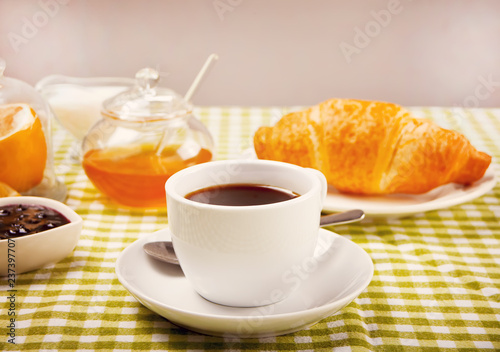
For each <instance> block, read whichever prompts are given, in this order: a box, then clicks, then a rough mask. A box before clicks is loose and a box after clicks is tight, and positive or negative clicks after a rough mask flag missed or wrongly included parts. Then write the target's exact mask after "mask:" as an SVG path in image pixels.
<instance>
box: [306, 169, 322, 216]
mask: <svg viewBox="0 0 500 352" xmlns="http://www.w3.org/2000/svg"><path fill="white" fill-rule="evenodd" d="M305 169H306V170H307V171H308V172H310V173H312V174H314V175H315V176H316V177H317V178H318V180H319V182H320V184H321V208H323V203H324V201H325V198H326V194H327V192H328V184H327V183H326V177H325V175H323V173H322V172H321V171H319V170H316V169H311V168H309V167H307V168H305Z"/></svg>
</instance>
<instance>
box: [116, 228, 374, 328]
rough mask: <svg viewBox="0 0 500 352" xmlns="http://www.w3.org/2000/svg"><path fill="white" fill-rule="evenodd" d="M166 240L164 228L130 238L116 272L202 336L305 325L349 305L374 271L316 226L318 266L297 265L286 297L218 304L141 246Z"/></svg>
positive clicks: (358, 251)
mask: <svg viewBox="0 0 500 352" xmlns="http://www.w3.org/2000/svg"><path fill="white" fill-rule="evenodd" d="M169 239H170V232H169V231H168V229H164V230H160V231H157V232H155V233H152V234H151V235H148V236H145V237H143V238H141V239H139V240H137V241H136V242H134V243H132V244H131V245H130V246H128V247H127V248H126V249H125V250H124V251H123V252H122V253H121V254H120V256H119V258H118V260H117V261H116V267H115V270H116V274H117V275H118V279H119V280H120V282H121V283H122V285H123V286H124V287H125V288H126V289H127V290H128V291H129V292H130V293H131V294H132V295H133V296H134V297H135V298H137V299H138V300H139V301H140V302H141V303H142V304H143V305H144V306H146V307H147V308H149V309H151V310H152V311H154V312H156V313H158V314H159V315H161V316H163V317H165V318H167V319H168V320H170V321H171V322H172V323H174V324H176V325H179V326H182V327H185V328H187V329H190V330H193V331H196V332H200V333H203V334H207V335H215V336H225V337H265V336H276V335H282V334H287V333H291V332H294V331H298V330H302V329H305V328H307V327H309V326H311V325H313V324H315V323H317V322H318V321H320V320H321V319H323V318H325V317H327V316H329V315H331V314H333V313H335V312H337V311H338V310H340V309H342V308H343V307H345V306H346V305H347V304H349V303H350V302H351V301H352V300H354V299H355V298H356V297H357V296H358V295H359V294H360V293H361V292H362V291H363V290H364V289H365V288H366V287H367V286H368V284H369V283H370V281H371V279H372V276H373V263H372V260H371V258H370V256H369V255H368V254H367V253H366V252H365V251H364V250H363V249H362V248H361V247H359V246H358V245H356V244H355V243H354V242H352V241H350V240H348V239H346V238H343V237H341V236H339V235H337V234H335V233H333V232H330V231H327V230H324V229H320V230H319V241H318V246H317V248H316V252H315V258H316V261H312V263H316V264H317V265H307V266H306V267H304V268H302V270H301V271H300V275H299V274H297V276H296V282H297V285H298V288H297V290H295V291H294V292H293V293H292V294H291V295H290V296H289V297H288V298H287V299H285V300H284V301H281V302H279V303H276V304H273V305H269V306H263V307H256V308H235V307H227V306H221V305H218V304H214V303H211V302H209V301H207V300H205V299H204V298H202V297H201V296H199V295H198V294H197V293H196V292H195V291H194V290H193V288H192V287H191V285H190V283H189V282H188V281H187V280H186V279H185V277H184V275H183V273H182V270H181V269H180V267H178V266H174V265H170V264H166V263H162V262H159V261H157V260H155V259H152V258H150V257H149V256H148V255H147V254H146V253H144V251H143V249H142V246H143V245H144V243H146V242H151V241H158V240H169ZM308 263H309V264H310V263H311V261H309V262H308ZM299 284H300V285H299Z"/></svg>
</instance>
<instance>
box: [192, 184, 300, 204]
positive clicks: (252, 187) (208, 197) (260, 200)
mask: <svg viewBox="0 0 500 352" xmlns="http://www.w3.org/2000/svg"><path fill="white" fill-rule="evenodd" d="M298 196H299V195H298V194H297V193H295V192H292V191H290V190H287V189H283V188H280V187H274V186H269V185H261V184H251V183H237V184H225V185H217V186H211V187H206V188H202V189H199V190H196V191H194V192H191V193H188V194H187V195H186V196H185V197H186V198H187V199H189V200H192V201H195V202H198V203H205V204H213V205H229V206H248V205H263V204H271V203H278V202H283V201H286V200H290V199H293V198H297V197H298Z"/></svg>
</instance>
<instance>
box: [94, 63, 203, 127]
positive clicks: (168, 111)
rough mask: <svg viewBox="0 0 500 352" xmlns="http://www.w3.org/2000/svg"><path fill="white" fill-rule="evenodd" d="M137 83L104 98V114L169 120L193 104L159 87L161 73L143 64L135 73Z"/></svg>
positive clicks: (189, 110)
mask: <svg viewBox="0 0 500 352" xmlns="http://www.w3.org/2000/svg"><path fill="white" fill-rule="evenodd" d="M135 78H136V85H135V86H134V87H133V88H132V89H129V90H127V91H125V92H123V93H120V94H118V95H116V96H114V97H112V98H110V99H107V100H105V101H104V102H103V106H102V114H103V116H107V117H111V118H115V119H120V120H125V121H132V122H134V121H136V122H147V121H157V120H168V119H173V118H176V117H180V116H185V115H188V114H189V113H191V112H192V110H193V107H192V105H191V104H189V103H188V102H186V101H185V100H184V99H183V98H182V97H181V96H180V95H179V94H177V93H176V92H174V91H172V90H170V89H168V88H164V87H159V86H158V83H159V81H160V74H159V72H158V71H156V70H155V69H152V68H143V69H141V70H139V71H138V72H137V74H136V75H135Z"/></svg>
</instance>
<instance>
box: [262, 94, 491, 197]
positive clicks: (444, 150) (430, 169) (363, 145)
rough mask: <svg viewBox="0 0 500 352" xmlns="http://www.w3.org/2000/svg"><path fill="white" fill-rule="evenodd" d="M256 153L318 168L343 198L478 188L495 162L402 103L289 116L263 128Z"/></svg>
mask: <svg viewBox="0 0 500 352" xmlns="http://www.w3.org/2000/svg"><path fill="white" fill-rule="evenodd" d="M254 147H255V151H256V153H257V156H258V157H259V158H260V159H269V160H278V161H284V162H288V163H292V164H296V165H300V166H303V167H311V168H315V169H318V170H320V171H321V172H323V173H324V174H325V176H326V179H327V180H328V183H329V184H331V185H332V186H334V187H335V188H336V189H337V190H339V191H340V192H346V193H353V194H366V195H377V194H391V193H410V194H420V193H425V192H428V191H430V190H432V189H433V188H435V187H438V186H441V185H444V184H447V183H450V182H455V183H460V184H470V183H473V182H475V181H477V180H479V179H480V178H482V177H483V175H484V173H485V171H486V169H487V168H488V166H489V165H490V163H491V157H490V156H489V155H488V154H485V153H483V152H480V151H478V150H476V149H475V148H474V147H473V146H472V145H471V144H470V142H469V141H468V140H467V138H465V137H464V136H463V135H462V134H460V133H458V132H455V131H451V130H446V129H443V128H441V127H439V126H438V125H436V124H435V123H434V122H432V121H430V120H427V119H419V118H415V117H412V116H411V114H410V112H408V111H407V110H405V109H403V108H402V107H400V106H398V105H395V104H390V103H383V102H369V101H361V100H351V99H330V100H327V101H325V102H323V103H321V104H319V105H316V106H313V107H311V108H309V109H307V110H304V111H299V112H293V113H290V114H288V115H285V116H283V117H282V118H281V120H280V121H279V122H278V123H277V124H276V125H275V126H273V127H261V128H259V129H258V131H257V132H256V133H255V136H254Z"/></svg>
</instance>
